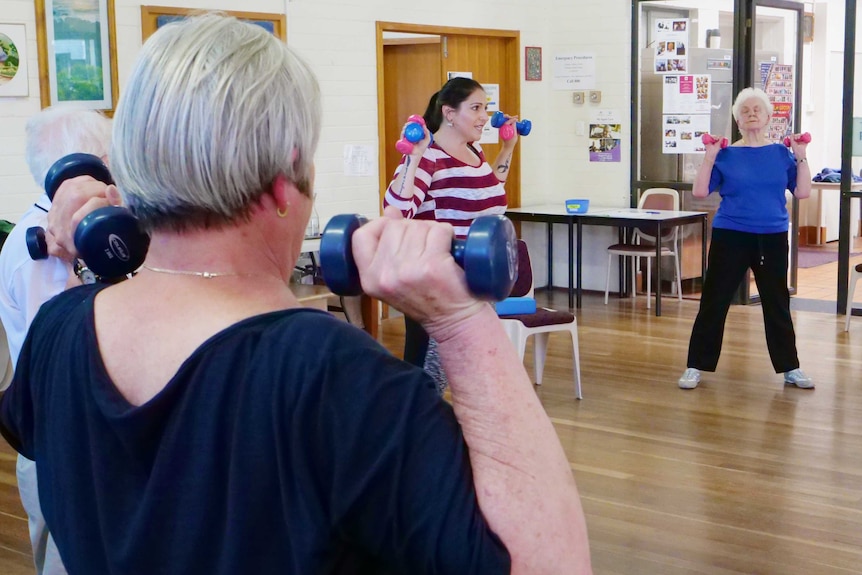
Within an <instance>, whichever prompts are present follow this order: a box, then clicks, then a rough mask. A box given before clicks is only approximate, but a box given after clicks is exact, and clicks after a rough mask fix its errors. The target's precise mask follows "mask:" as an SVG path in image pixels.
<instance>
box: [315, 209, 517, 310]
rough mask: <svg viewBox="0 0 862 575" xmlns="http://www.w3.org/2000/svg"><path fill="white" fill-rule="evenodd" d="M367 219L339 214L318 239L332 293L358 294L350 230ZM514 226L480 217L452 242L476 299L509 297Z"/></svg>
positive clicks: (514, 272)
mask: <svg viewBox="0 0 862 575" xmlns="http://www.w3.org/2000/svg"><path fill="white" fill-rule="evenodd" d="M366 222H367V220H366V219H365V218H363V217H362V216H360V215H358V214H341V215H338V216H335V217H333V218H332V219H331V220H329V223H328V224H327V225H326V228H325V229H324V230H323V235H322V236H321V239H320V269H321V271H322V273H323V279H324V281H325V282H326V285H327V286H329V289H331V290H332V293H334V294H337V295H359V294H361V293H362V285H361V283H360V281H359V270H358V269H357V268H356V261H355V260H354V259H353V245H352V237H353V232H355V231H356V230H357V229H359V227H360V226H362V225H363V224H365V223H366ZM516 242H517V237H516V236H515V227H514V226H513V225H512V222H511V221H509V219H508V218H506V217H504V216H481V217H478V218H476V219H475V220H474V221H473V224H472V225H471V226H470V229H469V230H468V232H467V238H466V239H456V240H453V241H452V257H454V258H455V261H456V262H457V263H458V265H459V266H461V268H462V269H463V270H464V275H465V276H466V278H467V287H469V288H470V291H471V292H472V293H473V295H475V296H476V297H478V298H481V299H487V300H492V301H501V300H503V299H506V298H507V297H509V294H510V293H511V292H512V286H514V285H515V278H517V276H518V250H517V245H516Z"/></svg>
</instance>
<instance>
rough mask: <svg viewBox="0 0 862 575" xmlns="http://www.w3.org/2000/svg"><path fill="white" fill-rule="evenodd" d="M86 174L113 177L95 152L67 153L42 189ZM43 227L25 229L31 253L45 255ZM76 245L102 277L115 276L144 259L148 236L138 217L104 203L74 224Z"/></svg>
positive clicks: (104, 179)
mask: <svg viewBox="0 0 862 575" xmlns="http://www.w3.org/2000/svg"><path fill="white" fill-rule="evenodd" d="M82 175H89V176H92V177H93V178H95V179H97V180H99V181H101V182H103V183H105V184H112V183H113V179H112V178H111V174H110V172H109V171H108V168H107V166H105V164H104V163H103V162H102V160H101V159H100V158H98V157H97V156H93V155H90V154H70V155H68V156H65V157H63V158H61V159H60V160H58V161H57V162H56V163H55V164H54V165H53V166H52V167H51V169H49V170H48V175H47V177H46V178H45V190H46V191H48V190H50V191H51V192H50V193H52V194H53V192H56V190H57V189H58V188H59V187H60V184H62V183H63V181H65V180H67V179H69V178H73V177H77V176H82ZM44 233H45V232H44V230H42V229H41V228H29V229H28V230H27V237H26V239H27V248H28V250H29V251H30V257H32V258H33V259H42V258H44V257H47V255H48V253H47V245H46V244H45V243H44ZM74 242H75V248H76V249H77V250H78V253H79V254H80V257H81V259H83V260H84V262H85V263H86V264H87V267H89V268H90V270H91V271H92V272H93V273H94V274H96V275H97V276H99V277H101V278H103V279H105V280H115V279H118V278H122V277H124V276H125V275H127V274H129V273H132V272H134V271H135V270H137V269H138V268H139V267H140V266H141V264H142V263H143V262H144V258H145V257H146V255H147V249H148V248H149V245H150V237H149V235H148V234H147V233H145V232H144V231H143V230H141V228H140V226H139V225H138V220H137V218H136V217H135V216H134V215H133V214H132V213H131V212H130V211H129V210H127V209H126V208H121V207H119V206H105V207H102V208H97V209H96V210H93V211H92V212H90V213H89V214H87V215H86V216H84V218H83V219H82V220H81V222H80V223H79V224H78V226H77V227H76V228H75V235H74Z"/></svg>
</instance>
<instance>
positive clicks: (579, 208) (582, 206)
mask: <svg viewBox="0 0 862 575" xmlns="http://www.w3.org/2000/svg"><path fill="white" fill-rule="evenodd" d="M588 209H590V200H577V199H576V200H566V213H567V214H585V213H587V210H588Z"/></svg>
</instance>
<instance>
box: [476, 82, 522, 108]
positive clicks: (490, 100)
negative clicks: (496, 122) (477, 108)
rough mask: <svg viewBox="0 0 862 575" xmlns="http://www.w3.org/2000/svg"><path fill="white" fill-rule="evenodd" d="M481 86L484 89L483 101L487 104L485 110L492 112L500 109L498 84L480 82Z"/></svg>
mask: <svg viewBox="0 0 862 575" xmlns="http://www.w3.org/2000/svg"><path fill="white" fill-rule="evenodd" d="M482 87H483V88H484V89H485V102H486V103H487V106H488V107H487V108H486V110H487V111H488V113H489V114H493V113H494V112H496V111H498V110H499V109H500V84H482ZM511 113H513V114H514V112H511Z"/></svg>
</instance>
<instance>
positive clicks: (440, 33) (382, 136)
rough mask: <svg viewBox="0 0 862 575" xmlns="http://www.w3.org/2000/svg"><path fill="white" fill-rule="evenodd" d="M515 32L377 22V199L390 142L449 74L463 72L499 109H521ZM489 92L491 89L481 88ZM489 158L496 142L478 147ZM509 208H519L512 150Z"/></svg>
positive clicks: (391, 164) (387, 173)
mask: <svg viewBox="0 0 862 575" xmlns="http://www.w3.org/2000/svg"><path fill="white" fill-rule="evenodd" d="M520 51H521V49H520V32H518V31H517V30H485V29H479V28H451V27H445V26H424V25H418V24H403V23H397V22H377V87H378V90H377V97H378V119H379V120H378V121H379V125H378V133H379V142H380V151H379V163H380V170H379V172H380V198H381V205H382V200H383V194H384V193H385V192H386V187H387V186H388V184H389V180H390V179H391V177H392V174H393V173H394V172H395V168H396V167H397V166H398V162H399V161H400V159H401V157H400V155H399V154H398V153H397V152H396V151H395V149H394V144H395V141H396V140H397V139H398V136H399V134H400V133H401V128H402V126H403V125H404V122H405V121H406V119H407V117H408V116H409V115H411V114H420V115H421V114H422V113H423V112H424V111H425V107H426V106H427V104H428V100H429V98H430V97H431V95H432V94H434V93H435V92H436V91H437V90H439V89H440V87H441V86H442V85H443V84H444V83H445V82H446V80H447V79H448V78H449V77H450V75H452V74H459V75H461V74H469V75H471V77H472V78H473V79H475V80H476V81H478V82H479V83H481V84H483V85H488V86H493V91H494V92H495V93H497V94H498V95H499V97H498V102H497V106H499V109H500V110H502V111H504V112H506V113H508V114H511V115H518V114H519V113H520V107H521V75H520V72H519V71H520V66H521V60H520ZM486 91H489V92H490V91H491V90H486ZM482 148H483V150H484V151H485V154H486V156H488V157H494V156H495V155H496V154H497V152H498V151H499V148H500V144H495V143H484V142H483V143H482ZM506 197H507V202H508V205H509V206H510V207H518V206H520V205H521V155H520V151H519V148H518V147H516V148H515V152H514V154H513V156H512V162H511V165H510V168H509V177H508V179H507V180H506Z"/></svg>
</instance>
